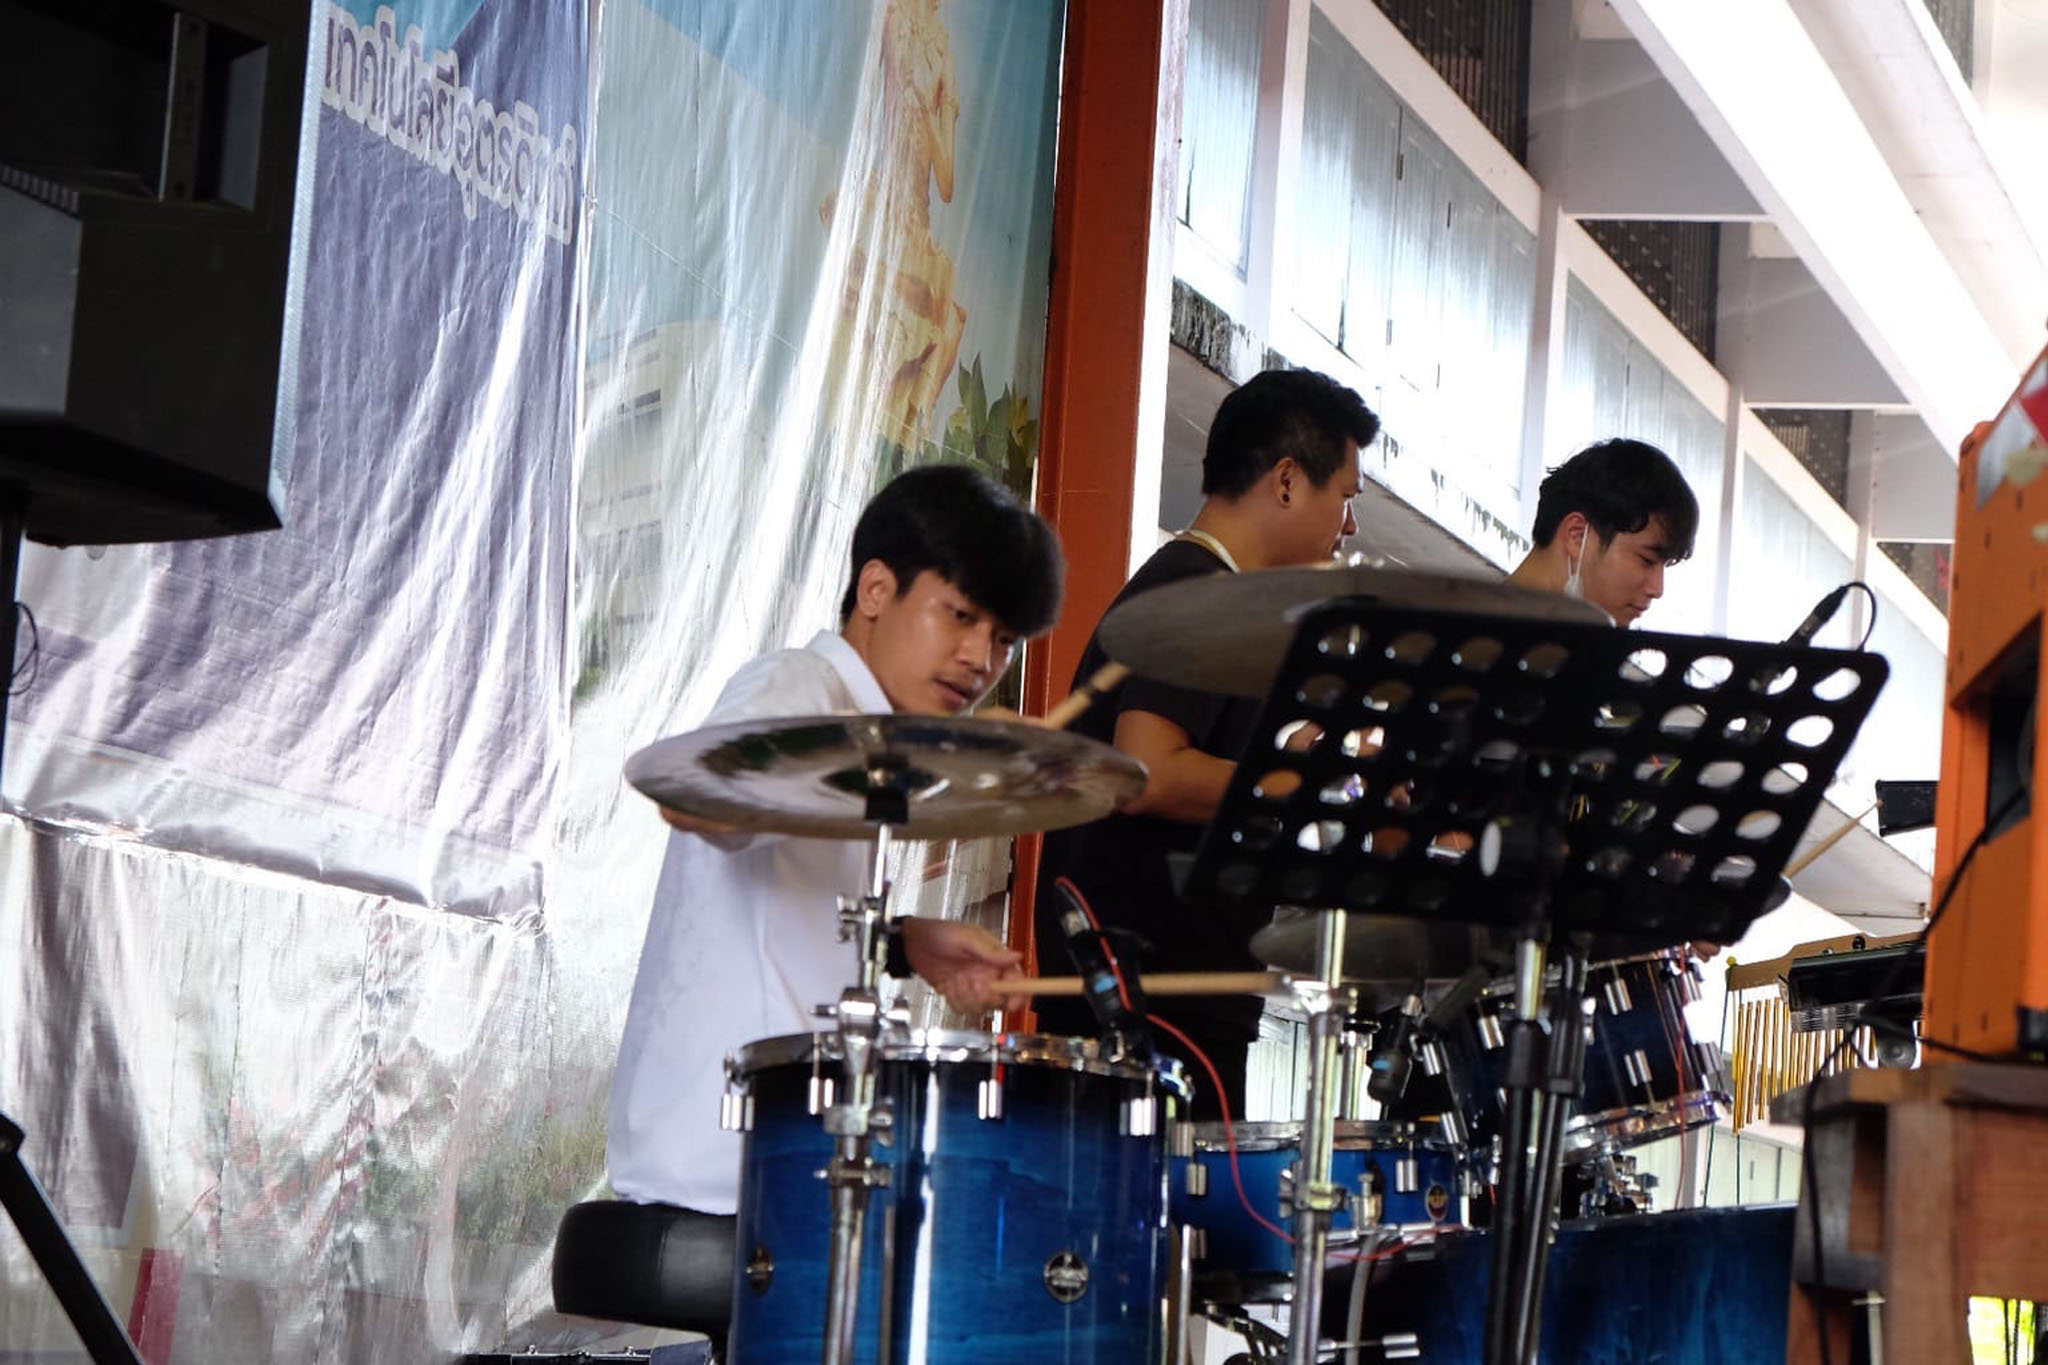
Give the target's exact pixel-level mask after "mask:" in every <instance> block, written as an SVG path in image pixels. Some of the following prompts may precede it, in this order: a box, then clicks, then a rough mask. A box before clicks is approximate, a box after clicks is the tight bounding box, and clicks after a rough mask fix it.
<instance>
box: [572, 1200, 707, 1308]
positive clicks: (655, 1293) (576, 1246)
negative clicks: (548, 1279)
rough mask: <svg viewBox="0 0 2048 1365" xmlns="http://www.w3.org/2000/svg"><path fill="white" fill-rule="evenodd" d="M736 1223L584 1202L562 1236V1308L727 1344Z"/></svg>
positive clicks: (666, 1207)
mask: <svg viewBox="0 0 2048 1365" xmlns="http://www.w3.org/2000/svg"><path fill="white" fill-rule="evenodd" d="M736 1221H737V1220H736V1219H734V1218H733V1217H731V1216H730V1215H719V1214H712V1213H698V1212H696V1211H694V1210H692V1209H679V1208H677V1207H675V1206H674V1205H673V1204H635V1203H632V1202H630V1201H628V1200H624V1199H593V1200H590V1201H589V1202H587V1203H582V1204H577V1205H575V1206H574V1207H572V1208H571V1209H570V1210H569V1211H568V1212H567V1213H565V1214H563V1215H562V1225H561V1227H559V1228H557V1229H556V1231H555V1261H554V1285H555V1309H556V1311H557V1312H562V1313H575V1314H578V1315H579V1316H582V1317H586V1318H605V1319H607V1320H609V1321H612V1322H630V1323H637V1324H639V1325H640V1326H643V1327H673V1328H676V1329H678V1330H680V1331H685V1332H702V1333H704V1334H705V1335H706V1336H708V1337H711V1338H712V1339H713V1340H714V1341H718V1342H721V1343H722V1342H723V1341H724V1339H725V1335H726V1330H727V1329H728V1328H729V1327H730V1326H731V1324H732V1274H733V1235H734V1234H733V1227H734V1224H735V1222H736Z"/></svg>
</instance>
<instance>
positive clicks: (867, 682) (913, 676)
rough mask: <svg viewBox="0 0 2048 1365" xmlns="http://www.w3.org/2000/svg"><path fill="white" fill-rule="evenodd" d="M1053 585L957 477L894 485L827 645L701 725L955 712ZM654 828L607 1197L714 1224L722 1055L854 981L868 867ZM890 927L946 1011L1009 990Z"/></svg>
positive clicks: (998, 507) (993, 669)
mask: <svg viewBox="0 0 2048 1365" xmlns="http://www.w3.org/2000/svg"><path fill="white" fill-rule="evenodd" d="M1064 576H1065V563H1064V561H1063V559H1062V558H1061V555H1060V550H1059V544H1058V542H1057V540H1056V539H1055V538H1054V536H1053V532H1052V529H1051V528H1050V527H1049V526H1047V525H1046V524H1045V523H1044V522H1043V521H1042V520H1040V519H1039V518H1038V517H1037V516H1036V515H1035V514H1034V513H1032V512H1031V511H1030V510H1029V509H1027V508H1025V507H1023V506H1022V505H1021V504H1019V503H1018V502H1017V500H1016V499H1015V498H1014V497H1012V496H1011V495H1010V494H1009V493H1008V492H1007V491H1006V490H1004V489H1003V488H1001V487H1000V486H999V485H997V484H995V483H994V482H992V481H991V480H989V479H988V478H986V477H984V476H983V475H981V474H979V473H976V472H974V471H973V470H970V469H968V468H966V467H964V466H958V465H943V466H934V467H929V468H923V469H915V470H911V471H910V472H908V473H906V474H903V475H902V476H900V477H899V478H897V479H895V480H894V481H893V482H891V483H890V484H889V485H888V487H886V488H884V489H883V490H882V491H881V492H880V493H878V494H877V495H876V496H875V498H874V500H873V501H872V502H870V503H869V504H868V506H867V508H866V510H865V511H864V512H862V514H861V518H860V521H859V523H858V525H857V526H856V527H855V528H854V533H853V553H852V576H851V581H850V582H849V583H848V585H847V589H846V596H845V599H844V600H843V602H842V603H841V605H840V621H841V624H840V628H839V630H838V631H836V632H834V631H820V632H819V633H818V634H817V635H816V636H815V637H814V638H813V639H812V640H811V641H810V642H809V643H808V644H806V645H805V646H804V647H803V648H801V649H786V650H781V651H778V652H776V653H773V654H768V655H764V656H763V657H761V658H758V659H755V660H754V661H753V662H751V663H749V664H747V665H746V666H744V667H743V668H741V669H740V671H739V672H738V673H737V674H735V675H734V676H733V678H732V680H731V681H730V682H729V683H727V684H726V687H725V691H724V692H723V693H722V694H721V695H720V696H719V699H718V701H717V703H716V705H714V706H713V708H712V711H711V714H710V715H709V716H707V717H705V723H706V724H707V725H716V724H722V723H727V722H732V721H740V720H748V719H755V718H764V717H771V716H803V715H814V714H822V713H827V712H857V713H869V714H875V713H883V712H890V711H895V712H905V713H910V714H915V715H928V716H948V715H955V714H958V713H960V712H963V711H965V710H967V709H968V708H969V707H971V706H973V705H974V704H975V703H976V702H977V701H979V700H980V699H981V698H982V696H983V695H984V694H985V693H986V692H987V691H988V689H989V688H990V687H992V686H993V685H994V684H995V682H996V680H997V679H998V678H1000V677H1001V676H1002V674H1003V672H1004V670H1005V669H1007V668H1008V667H1009V664H1010V661H1011V659H1012V657H1013V656H1014V654H1015V652H1016V648H1017V645H1018V644H1019V642H1020V641H1022V640H1023V639H1025V638H1027V637H1029V636H1033V635H1037V634H1039V633H1040V632H1042V631H1044V630H1046V629H1048V628H1049V627H1050V626H1051V625H1052V623H1053V621H1054V619H1055V618H1056V617H1057V616H1058V614H1059V603H1060V594H1061V589H1062V584H1063V580H1064ZM663 815H664V817H665V818H667V819H668V821H669V823H670V824H672V825H674V826H675V832H674V833H672V834H671V835H670V836H669V846H668V855H667V858H666V859H665V861H664V862H663V864H662V869H661V879H660V882H659V884H658V886H657V889H656V891H655V899H654V909H653V913H652V916H651V918H650V920H649V923H648V928H647V941H646V945H645V947H644V948H643V949H642V952H641V957H640V968H639V972H638V974H637V976H636V977H635V979H634V982H633V996H632V1002H631V1004H630V1006H629V1007H628V1010H627V1014H626V1027H625V1035H624V1038H623V1039H622V1041H621V1043H620V1047H619V1063H618V1070H617V1073H616V1075H615V1076H614V1078H613V1082H612V1103H611V1123H610V1132H609V1145H608V1159H609V1166H610V1171H611V1182H612V1187H613V1189H614V1190H616V1191H617V1192H618V1193H619V1195H620V1196H622V1197H623V1198H625V1199H627V1200H632V1201H636V1202H640V1203H655V1204H670V1205H677V1206H680V1207H681V1208H684V1209H691V1210H696V1211H699V1212H701V1213H707V1214H719V1215H725V1214H731V1213H732V1212H733V1211H734V1209H735V1207H736V1204H737V1199H738V1185H739V1175H740V1152H741V1140H740V1136H739V1135H738V1134H736V1133H728V1132H724V1131H722V1130H721V1129H720V1127H719V1100H720V1097H721V1095H722V1094H723V1093H724V1089H725V1057H726V1054H727V1053H728V1052H730V1051H732V1050H733V1049H735V1048H737V1047H740V1046H742V1045H743V1044H746V1043H750V1042H754V1041H756V1040H759V1039H762V1038H767V1037H773V1036H776V1035H782V1034H793V1033H807V1032H809V1031H810V1030H811V1029H812V1028H814V1027H815V1026H816V1024H815V1019H814V1016H813V1008H814V1007H815V1006H818V1005H822V1004H828V1003H830V1002H832V1001H834V1000H837V999H838V998H839V994H840V992H841V990H843V989H844V988H845V987H846V986H847V985H849V984H850V983H851V982H852V981H853V980H854V979H855V972H856V967H855V963H854V958H853V950H852V949H851V948H849V947H848V946H846V945H845V944H842V943H840V942H839V941H838V932H837V921H836V918H835V913H834V912H835V906H836V904H837V900H838V898H839V897H840V896H842V895H850V894H858V893H859V892H860V891H861V890H862V888H863V887H864V886H865V885H866V877H867V864H866V860H867V857H868V849H867V847H866V846H864V845H862V844H859V843H855V842H844V841H833V840H824V839H803V838H792V837H781V836H776V835H769V834H760V833H742V832H739V831H735V830H732V829H729V828H725V827H721V826H717V825H713V824H709V823H707V822H704V821H700V820H696V819H693V818H691V817H689V816H686V815H683V814H681V813H678V812H674V811H664V812H663ZM901 924H902V927H903V939H904V946H905V948H906V949H907V952H908V956H909V959H910V964H911V966H912V967H913V968H915V969H916V971H917V972H918V974H919V975H921V976H923V977H924V978H925V979H926V980H927V981H929V982H930V983H931V984H932V985H933V986H935V987H936V988H938V989H939V990H940V991H941V992H942V993H943V994H944V995H945V996H946V998H947V999H948V1000H949V1001H950V1002H951V1003H953V1004H954V1005H955V1006H957V1007H960V1008H963V1009H968V1010H980V1009H985V1008H989V1007H991V1006H993V1005H995V1004H996V1003H998V1002H999V1000H998V997H999V995H1000V991H999V990H998V989H997V986H996V983H997V982H998V980H999V979H1001V978H1003V977H1006V976H1014V975H1016V970H1015V969H1016V965H1017V962H1018V955H1017V954H1016V953H1014V952H1012V951H1010V949H1009V948H1007V947H1006V946H1005V945H1004V944H1003V943H1002V942H1001V941H1000V940H998V939H996V938H995V937H994V936H992V935H991V934H989V933H988V932H987V931H985V930H983V929H980V928H978V927H976V926H974V925H970V924H963V923H956V922H949V921H941V920H928V919H908V920H904V921H901ZM726 1235H727V1236H728V1237H730V1231H729V1230H728V1231H727V1233H726Z"/></svg>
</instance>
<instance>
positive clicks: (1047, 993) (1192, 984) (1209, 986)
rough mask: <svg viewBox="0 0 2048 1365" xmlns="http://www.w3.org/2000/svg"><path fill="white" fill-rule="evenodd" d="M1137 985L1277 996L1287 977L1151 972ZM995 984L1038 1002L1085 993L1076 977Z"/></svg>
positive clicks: (1158, 991)
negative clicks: (1053, 997)
mask: <svg viewBox="0 0 2048 1365" xmlns="http://www.w3.org/2000/svg"><path fill="white" fill-rule="evenodd" d="M1138 984H1139V985H1140V986H1141V987H1143V989H1144V991H1145V994H1147V995H1278V994H1283V993H1285V991H1286V989H1287V976H1286V974H1285V973H1284V972H1155V973H1154V974H1152V975H1151V976H1147V977H1145V978H1143V979H1142V980H1141V981H1140V982H1139V983H1138ZM995 985H996V988H997V989H999V990H1001V991H1003V992H1004V993H1006V994H1010V995H1035V996H1038V997H1040V998H1041V999H1044V998H1048V997H1051V996H1058V995H1086V994H1087V993H1088V992H1087V986H1086V985H1085V984H1084V982H1083V979H1082V978H1081V977H1078V976H1027V977H1023V978H1022V979H1020V980H1015V981H998V982H996V983H995Z"/></svg>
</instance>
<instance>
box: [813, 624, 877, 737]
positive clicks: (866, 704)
mask: <svg viewBox="0 0 2048 1365" xmlns="http://www.w3.org/2000/svg"><path fill="white" fill-rule="evenodd" d="M804 648H805V649H808V650H810V651H811V652H812V653H813V654H819V655H823V656H824V659H825V662H826V663H829V664H831V665H832V669H833V671H834V672H836V673H837V674H838V675H839V677H840V680H841V681H842V682H844V683H845V684H846V690H847V691H849V692H851V693H852V694H853V705H854V709H855V710H856V711H859V712H861V713H862V714H866V715H878V716H879V715H887V714H888V713H889V712H891V711H894V710H895V709H896V708H895V707H893V706H891V705H890V704H889V694H888V693H886V692H884V691H883V690H882V684H881V683H880V682H878V681H876V679H875V671H874V670H873V669H871V668H869V667H868V663H867V660H865V659H863V658H861V657H860V651H859V650H857V649H855V648H854V647H853V646H852V645H851V644H848V643H847V640H846V637H845V636H844V635H841V634H840V633H839V632H838V631H836V630H821V631H819V632H818V633H817V634H816V635H813V636H812V637H811V642H810V643H809V644H807V645H805V646H804Z"/></svg>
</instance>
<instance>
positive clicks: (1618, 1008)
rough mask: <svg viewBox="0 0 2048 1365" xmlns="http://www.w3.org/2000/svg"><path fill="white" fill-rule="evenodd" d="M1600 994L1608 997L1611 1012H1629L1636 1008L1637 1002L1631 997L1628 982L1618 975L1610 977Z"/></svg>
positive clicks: (1608, 1008) (1608, 1010) (1608, 1006)
mask: <svg viewBox="0 0 2048 1365" xmlns="http://www.w3.org/2000/svg"><path fill="white" fill-rule="evenodd" d="M1600 994H1601V995H1602V996H1603V997H1605V998H1606V1001H1607V1012H1608V1013H1609V1014H1627V1013H1628V1012H1629V1011H1630V1010H1631V1009H1634V1008H1635V1002H1634V1001H1633V1000H1631V999H1629V994H1628V983H1627V982H1625V981H1623V980H1622V979H1621V978H1620V977H1618V976H1610V977H1608V978H1607V980H1606V982H1605V984H1603V985H1602V986H1601V987H1600Z"/></svg>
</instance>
